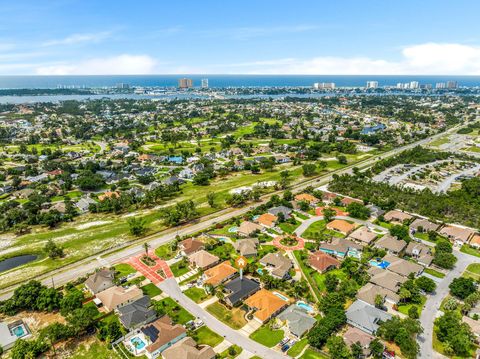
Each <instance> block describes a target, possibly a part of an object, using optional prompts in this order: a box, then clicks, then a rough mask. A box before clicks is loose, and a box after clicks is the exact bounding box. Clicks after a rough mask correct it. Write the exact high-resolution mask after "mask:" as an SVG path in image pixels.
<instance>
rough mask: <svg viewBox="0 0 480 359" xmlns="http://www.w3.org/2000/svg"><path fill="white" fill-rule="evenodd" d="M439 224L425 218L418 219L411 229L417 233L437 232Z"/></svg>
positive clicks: (411, 225)
mask: <svg viewBox="0 0 480 359" xmlns="http://www.w3.org/2000/svg"><path fill="white" fill-rule="evenodd" d="M439 226H440V225H438V224H437V223H433V222H430V221H429V220H428V219H424V218H416V219H415V220H414V221H413V222H412V223H411V224H410V228H411V229H414V230H415V231H416V232H430V231H437V229H438V227H439Z"/></svg>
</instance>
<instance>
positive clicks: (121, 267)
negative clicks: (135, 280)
mask: <svg viewBox="0 0 480 359" xmlns="http://www.w3.org/2000/svg"><path fill="white" fill-rule="evenodd" d="M113 268H114V269H115V272H118V274H117V277H119V278H122V277H126V276H127V275H129V274H132V273H135V272H136V271H137V270H136V269H135V268H133V267H132V266H131V265H130V264H127V263H119V264H117V265H114V266H113Z"/></svg>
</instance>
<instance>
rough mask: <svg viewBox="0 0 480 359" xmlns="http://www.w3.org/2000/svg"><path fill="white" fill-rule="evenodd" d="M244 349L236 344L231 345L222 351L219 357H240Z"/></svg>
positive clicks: (231, 358)
mask: <svg viewBox="0 0 480 359" xmlns="http://www.w3.org/2000/svg"><path fill="white" fill-rule="evenodd" d="M242 351H243V349H242V348H240V347H239V346H238V345H236V344H234V345H232V346H231V347H228V348H227V349H225V350H224V351H223V352H221V353H220V355H219V358H229V359H233V358H236V357H238V356H239V355H240V353H241V352H242Z"/></svg>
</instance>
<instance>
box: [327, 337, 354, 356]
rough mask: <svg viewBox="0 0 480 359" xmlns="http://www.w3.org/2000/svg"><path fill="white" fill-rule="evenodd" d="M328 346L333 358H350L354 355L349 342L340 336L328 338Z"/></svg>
mask: <svg viewBox="0 0 480 359" xmlns="http://www.w3.org/2000/svg"><path fill="white" fill-rule="evenodd" d="M327 348H328V352H329V353H330V355H331V357H332V359H349V358H351V357H352V355H351V354H350V350H348V347H347V344H345V341H344V340H343V338H342V337H340V336H332V337H330V338H328V340H327Z"/></svg>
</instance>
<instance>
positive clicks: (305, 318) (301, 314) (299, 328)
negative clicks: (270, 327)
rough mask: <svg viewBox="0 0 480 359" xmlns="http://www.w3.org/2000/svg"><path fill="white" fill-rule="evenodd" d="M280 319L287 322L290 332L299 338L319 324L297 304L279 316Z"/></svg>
mask: <svg viewBox="0 0 480 359" xmlns="http://www.w3.org/2000/svg"><path fill="white" fill-rule="evenodd" d="M278 318H279V319H280V320H286V321H287V322H288V328H289V330H290V332H292V334H294V335H296V336H297V337H299V338H300V337H301V336H302V335H303V334H305V333H306V332H308V331H309V330H310V329H312V328H313V326H314V325H315V323H316V322H317V321H316V320H315V318H312V317H311V316H310V315H308V314H307V313H306V312H305V311H304V310H303V309H301V308H300V307H298V306H297V305H296V304H292V305H291V306H289V307H288V308H287V309H285V310H284V311H283V312H282V313H280V314H279V315H278Z"/></svg>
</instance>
